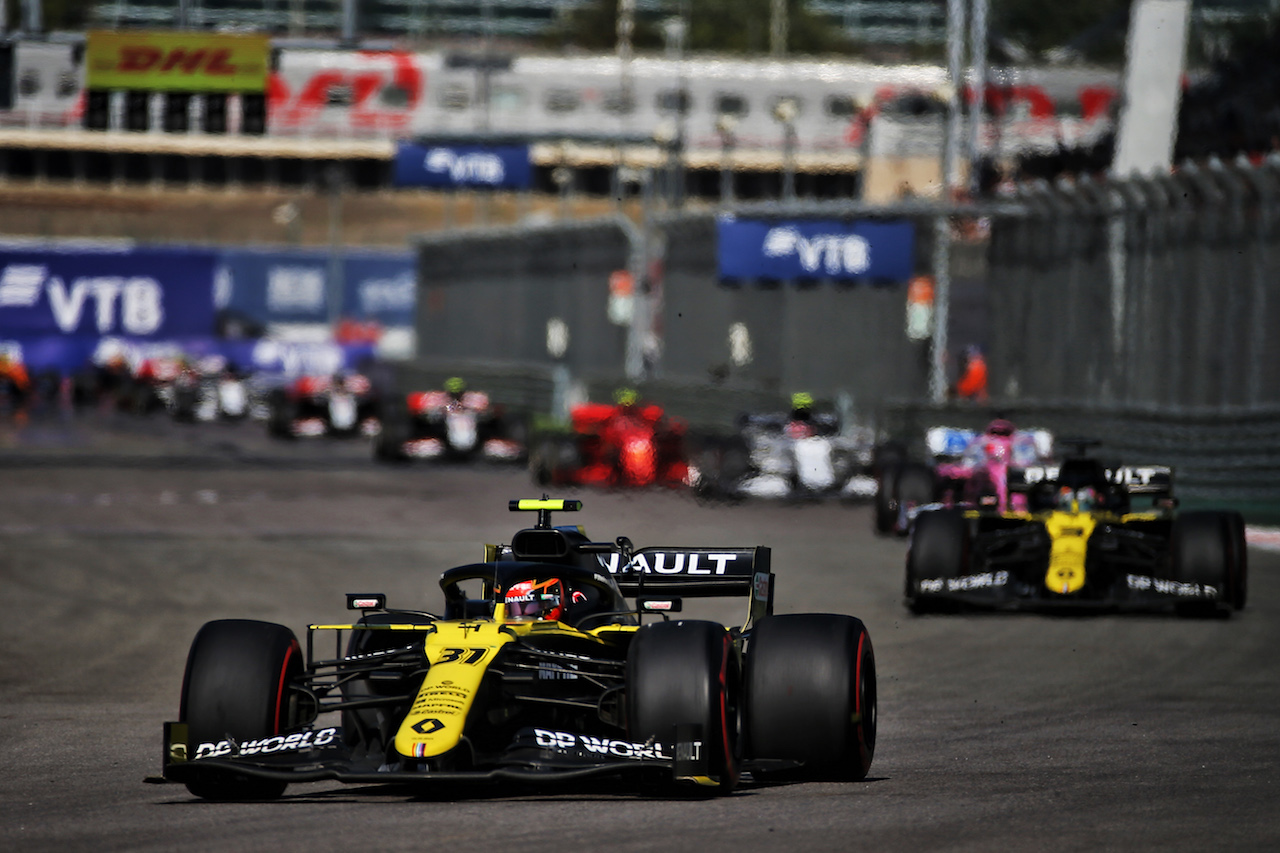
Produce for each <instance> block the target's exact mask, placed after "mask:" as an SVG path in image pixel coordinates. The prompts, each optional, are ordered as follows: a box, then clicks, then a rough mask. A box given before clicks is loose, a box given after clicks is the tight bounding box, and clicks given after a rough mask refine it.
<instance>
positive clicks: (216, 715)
mask: <svg viewBox="0 0 1280 853" xmlns="http://www.w3.org/2000/svg"><path fill="white" fill-rule="evenodd" d="M302 667H303V662H302V650H301V648H300V647H299V645H298V640H297V638H296V637H295V636H294V634H293V631H291V630H289V629H288V628H286V627H285V626H283V625H276V624H274V623H271V622H257V621H253V620H248V619H224V620H219V621H216V622H208V623H206V624H205V625H204V627H202V628H201V629H200V631H199V632H198V633H197V634H196V637H195V639H194V640H193V641H192V643H191V651H190V652H189V653H188V655H187V669H186V674H185V676H184V677H183V680H182V704H181V710H180V712H179V717H180V719H181V720H182V721H183V722H185V723H186V724H187V732H188V742H189V743H190V744H200V743H220V742H222V741H224V740H227V739H228V738H230V739H232V740H234V741H236V742H244V741H249V740H259V739H261V738H266V737H271V736H272V735H278V734H281V733H282V732H285V731H287V730H288V729H289V728H290V727H291V723H292V720H291V718H290V717H291V715H290V698H291V696H290V691H289V689H288V686H289V684H290V683H291V682H292V681H293V680H294V679H295V678H296V677H297V676H298V675H299V674H301V672H302ZM186 784H187V790H189V791H190V792H191V793H192V794H195V795H196V796H197V797H202V798H204V799H206V800H268V799H274V798H276V797H279V796H280V795H281V794H283V793H284V790H285V787H286V783H284V782H276V781H271V780H267V779H257V778H251V777H248V776H244V775H240V774H236V773H232V772H218V773H208V774H204V775H201V776H199V777H197V778H193V779H191V780H190V781H188V782H187V783H186Z"/></svg>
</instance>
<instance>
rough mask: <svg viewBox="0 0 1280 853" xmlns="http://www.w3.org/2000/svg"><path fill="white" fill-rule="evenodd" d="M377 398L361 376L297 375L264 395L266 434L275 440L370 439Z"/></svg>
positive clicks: (375, 420)
mask: <svg viewBox="0 0 1280 853" xmlns="http://www.w3.org/2000/svg"><path fill="white" fill-rule="evenodd" d="M380 428H381V420H380V417H379V399H378V395H377V394H376V393H375V390H374V387H373V383H372V382H371V381H369V377H367V376H365V375H364V374H362V373H354V372H339V373H335V374H333V375H332V376H299V377H296V378H292V379H289V380H286V382H285V384H284V385H283V386H279V387H275V388H272V389H271V390H270V391H269V392H268V393H267V432H268V433H269V434H270V435H272V436H275V437H276V438H300V437H308V436H321V435H329V436H339V437H343V436H357V435H362V436H374V435H377V434H378V430H379V429H380Z"/></svg>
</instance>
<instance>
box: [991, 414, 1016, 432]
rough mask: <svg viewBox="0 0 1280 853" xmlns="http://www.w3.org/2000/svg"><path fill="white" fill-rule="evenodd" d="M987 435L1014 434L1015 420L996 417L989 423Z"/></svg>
mask: <svg viewBox="0 0 1280 853" xmlns="http://www.w3.org/2000/svg"><path fill="white" fill-rule="evenodd" d="M987 435H1006V436H1007V435H1013V422H1012V421H1009V420H1005V419H1004V418H996V419H995V420H994V421H992V422H991V423H989V424H987Z"/></svg>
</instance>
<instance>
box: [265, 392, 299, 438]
mask: <svg viewBox="0 0 1280 853" xmlns="http://www.w3.org/2000/svg"><path fill="white" fill-rule="evenodd" d="M297 416H298V406H297V404H296V403H295V402H294V401H293V400H291V399H290V398H289V394H288V392H287V391H285V390H284V389H282V388H275V389H273V390H272V391H271V393H270V394H268V395H267V434H268V435H270V436H271V437H273V438H293V421H294V419H295V418H297Z"/></svg>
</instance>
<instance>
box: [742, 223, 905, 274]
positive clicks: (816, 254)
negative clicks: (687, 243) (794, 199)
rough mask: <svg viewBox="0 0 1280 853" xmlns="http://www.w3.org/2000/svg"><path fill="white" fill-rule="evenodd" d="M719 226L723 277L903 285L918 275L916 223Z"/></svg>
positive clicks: (745, 224)
mask: <svg viewBox="0 0 1280 853" xmlns="http://www.w3.org/2000/svg"><path fill="white" fill-rule="evenodd" d="M718 225H719V228H718V232H719V249H718V259H719V270H720V278H721V279H729V280H751V279H766V280H775V281H794V280H804V279H809V280H812V279H832V280H835V281H860V280H867V281H880V282H902V281H907V280H908V279H910V278H911V276H912V275H913V273H914V271H915V270H914V266H915V226H914V225H912V224H911V223H910V222H903V221H884V222H881V221H872V220H858V221H854V222H842V221H832V220H808V219H804V220H792V221H763V220H751V219H737V218H735V217H722V218H721V219H720V221H719V223H718Z"/></svg>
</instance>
